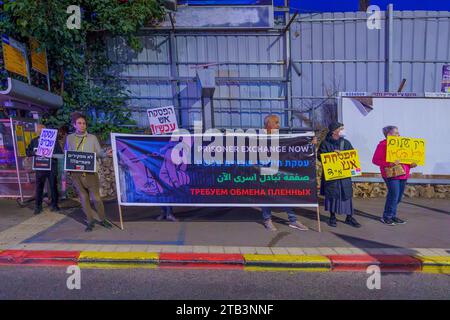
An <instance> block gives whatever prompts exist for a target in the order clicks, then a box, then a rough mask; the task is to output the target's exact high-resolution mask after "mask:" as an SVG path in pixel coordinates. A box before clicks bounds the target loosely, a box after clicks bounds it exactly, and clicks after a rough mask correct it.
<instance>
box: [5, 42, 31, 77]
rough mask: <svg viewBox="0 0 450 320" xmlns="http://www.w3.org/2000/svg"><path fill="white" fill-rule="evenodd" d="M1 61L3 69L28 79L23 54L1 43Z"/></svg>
mask: <svg viewBox="0 0 450 320" xmlns="http://www.w3.org/2000/svg"><path fill="white" fill-rule="evenodd" d="M2 45H3V60H4V61H5V69H6V70H8V71H10V72H14V73H17V74H20V75H21V76H24V77H25V78H26V77H28V72H27V62H26V58H25V55H24V52H22V51H21V50H19V49H17V48H15V47H13V46H11V45H9V44H7V43H5V42H4V41H3V43H2Z"/></svg>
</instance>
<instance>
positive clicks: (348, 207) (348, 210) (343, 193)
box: [317, 122, 361, 228]
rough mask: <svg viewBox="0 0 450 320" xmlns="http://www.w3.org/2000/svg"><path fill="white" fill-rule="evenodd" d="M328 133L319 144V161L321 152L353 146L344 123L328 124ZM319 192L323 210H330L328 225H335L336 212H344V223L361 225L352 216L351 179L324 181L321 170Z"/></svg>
mask: <svg viewBox="0 0 450 320" xmlns="http://www.w3.org/2000/svg"><path fill="white" fill-rule="evenodd" d="M328 130H329V131H328V134H327V136H326V138H325V140H324V141H322V143H321V144H320V146H319V150H318V151H317V158H318V159H319V161H321V159H320V155H321V154H322V153H328V152H337V153H339V152H341V151H344V150H352V149H353V146H352V144H351V143H350V141H348V140H347V139H344V137H345V129H344V125H343V124H342V123H339V122H333V123H331V124H330V125H329V126H328ZM320 194H321V195H323V196H325V210H326V211H329V212H330V220H329V225H330V226H331V227H336V226H337V219H336V214H345V215H346V216H347V217H346V219H345V223H346V224H348V225H350V226H352V227H355V228H359V227H361V225H360V224H359V223H358V222H357V221H356V219H355V218H354V217H353V201H352V197H353V187H352V179H351V178H345V179H339V180H331V181H325V177H324V174H323V172H322V179H321V183H320Z"/></svg>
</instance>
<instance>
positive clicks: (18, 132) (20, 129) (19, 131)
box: [16, 126, 23, 139]
mask: <svg viewBox="0 0 450 320" xmlns="http://www.w3.org/2000/svg"><path fill="white" fill-rule="evenodd" d="M16 137H17V138H21V139H23V127H22V126H16Z"/></svg>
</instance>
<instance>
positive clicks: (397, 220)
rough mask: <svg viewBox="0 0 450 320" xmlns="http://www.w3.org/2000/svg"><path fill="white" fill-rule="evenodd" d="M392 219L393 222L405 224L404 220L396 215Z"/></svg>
mask: <svg viewBox="0 0 450 320" xmlns="http://www.w3.org/2000/svg"><path fill="white" fill-rule="evenodd" d="M392 221H394V223H395V224H405V223H406V221H405V220H402V219H400V218H397V217H394V218H392Z"/></svg>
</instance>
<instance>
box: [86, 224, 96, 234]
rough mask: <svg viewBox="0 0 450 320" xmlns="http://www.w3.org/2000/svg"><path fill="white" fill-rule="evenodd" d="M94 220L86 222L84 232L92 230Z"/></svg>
mask: <svg viewBox="0 0 450 320" xmlns="http://www.w3.org/2000/svg"><path fill="white" fill-rule="evenodd" d="M94 225H95V223H94V222H91V223H88V225H87V226H86V229H84V231H85V232H91V231H92V230H94Z"/></svg>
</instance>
